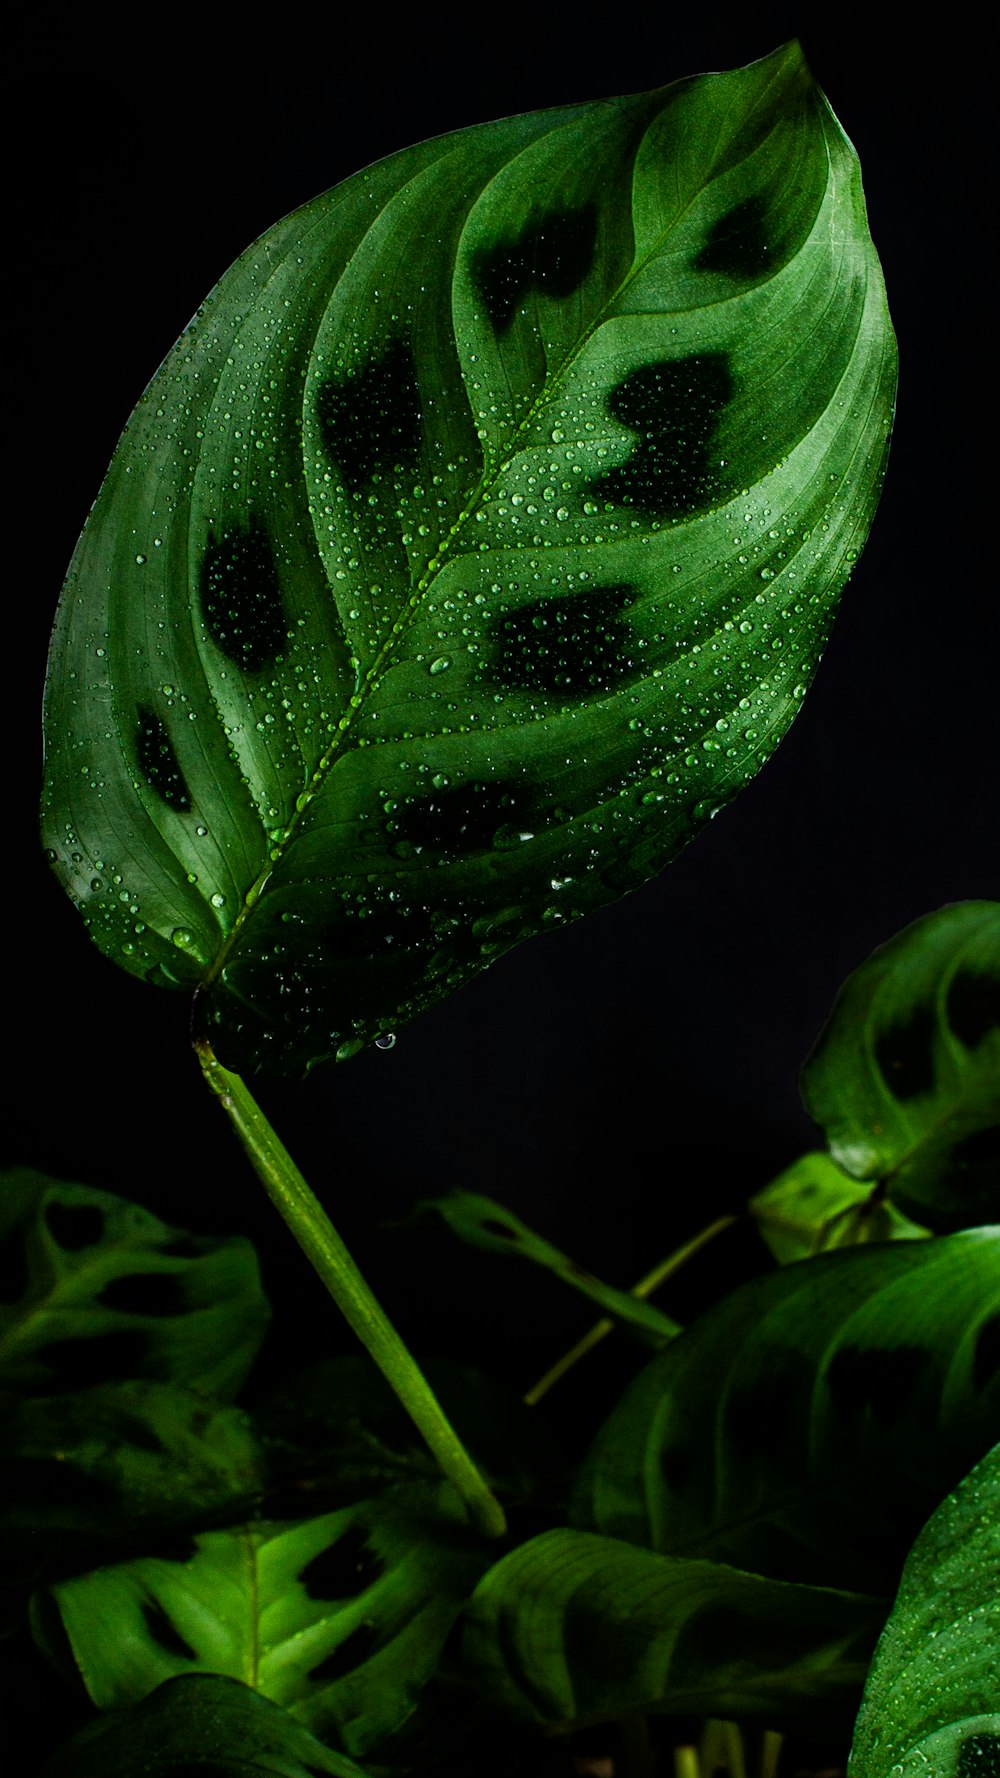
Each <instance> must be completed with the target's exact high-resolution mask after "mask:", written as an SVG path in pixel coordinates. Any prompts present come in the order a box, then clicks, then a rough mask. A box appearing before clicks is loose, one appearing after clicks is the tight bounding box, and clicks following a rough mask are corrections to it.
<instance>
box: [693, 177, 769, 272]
mask: <svg viewBox="0 0 1000 1778" xmlns="http://www.w3.org/2000/svg"><path fill="white" fill-rule="evenodd" d="M773 256H774V250H773V248H772V247H771V245H770V244H769V242H768V238H767V206H766V204H765V203H764V200H763V198H761V197H759V196H754V197H750V198H744V199H743V202H742V203H740V204H734V205H733V207H732V209H731V210H727V211H726V213H725V215H724V216H720V217H719V218H718V220H717V221H715V222H713V224H712V226H711V228H710V229H709V231H708V236H707V238H706V240H705V245H704V246H703V247H702V249H701V252H700V253H699V254H698V255H697V257H696V258H695V261H694V269H695V271H696V272H721V274H722V276H723V277H725V278H733V279H735V280H737V281H745V280H747V279H750V278H759V277H760V276H761V275H762V274H763V273H765V272H767V271H768V270H769V268H770V265H771V261H772V259H773Z"/></svg>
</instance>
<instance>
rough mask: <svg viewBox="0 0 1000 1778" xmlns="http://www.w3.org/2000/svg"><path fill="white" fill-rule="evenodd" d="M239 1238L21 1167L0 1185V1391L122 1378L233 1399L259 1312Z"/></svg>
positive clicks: (254, 1272) (59, 1388) (262, 1320)
mask: <svg viewBox="0 0 1000 1778" xmlns="http://www.w3.org/2000/svg"><path fill="white" fill-rule="evenodd" d="M269 1314H270V1311H269V1308H268V1304H267V1299H266V1297H265V1296H264V1293H263V1290H262V1289H261V1283H260V1274H259V1271H258V1268H257V1256H256V1254H255V1253H254V1250H253V1247H252V1246H251V1244H250V1242H249V1241H247V1240H246V1239H244V1238H243V1237H242V1236H231V1237H230V1236H227V1237H221V1236H215V1235H213V1236H207V1235H191V1234H187V1233H186V1232H184V1231H183V1230H180V1229H172V1228H168V1227H167V1225H166V1223H163V1222H160V1220H159V1218H158V1217H156V1216H153V1215H152V1214H151V1212H150V1211H148V1210H143V1209H142V1208H141V1207H140V1206H139V1205H138V1204H130V1203H127V1202H126V1200H125V1199H123V1198H119V1197H115V1196H114V1195H113V1194H112V1193H111V1192H104V1191H97V1190H95V1189H94V1188H93V1187H91V1186H86V1185H76V1184H69V1183H65V1182H63V1181H57V1180H52V1179H48V1178H46V1177H45V1176H44V1175H43V1174H41V1173H35V1172H32V1171H31V1170H30V1169H29V1168H18V1169H16V1170H15V1171H13V1172H11V1173H7V1174H5V1175H4V1176H3V1179H2V1181H0V1386H2V1387H3V1388H6V1389H10V1390H16V1391H18V1392H25V1393H30V1394H32V1395H39V1394H42V1393H49V1392H53V1391H54V1392H56V1393H59V1394H63V1393H65V1392H66V1391H67V1390H69V1389H72V1388H74V1387H75V1386H77V1385H80V1386H84V1385H86V1386H90V1385H94V1384H97V1383H102V1382H117V1381H119V1380H121V1379H125V1378H129V1377H148V1378H150V1379H154V1380H159V1381H171V1382H177V1383H182V1384H185V1385H187V1386H188V1387H194V1388H198V1389H200V1390H202V1391H203V1392H204V1393H205V1394H206V1395H214V1396H221V1397H222V1398H223V1399H227V1398H230V1397H232V1396H234V1395H235V1394H236V1392H237V1390H238V1389H239V1388H240V1385H241V1384H242V1382H243V1380H244V1378H245V1377H246V1375H247V1372H248V1371H249V1369H250V1366H251V1364H252V1363H253V1360H254V1358H255V1356H256V1353H257V1350H258V1347H259V1346H260V1342H261V1340H262V1339H263V1337H264V1332H265V1329H266V1327H267V1323H268V1318H269Z"/></svg>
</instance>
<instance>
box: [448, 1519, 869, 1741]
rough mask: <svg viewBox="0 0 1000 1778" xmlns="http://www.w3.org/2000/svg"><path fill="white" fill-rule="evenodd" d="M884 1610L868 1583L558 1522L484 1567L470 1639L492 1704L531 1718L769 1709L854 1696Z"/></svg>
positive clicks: (472, 1659) (473, 1661) (471, 1657)
mask: <svg viewBox="0 0 1000 1778" xmlns="http://www.w3.org/2000/svg"><path fill="white" fill-rule="evenodd" d="M883 1616H884V1608H883V1607H882V1605H881V1604H880V1602H879V1601H878V1600H874V1599H869V1598H864V1597H862V1596H861V1595H859V1594H854V1593H842V1592H836V1591H834V1590H833V1589H831V1588H825V1587H803V1586H793V1585H791V1584H789V1583H788V1582H786V1581H775V1580H764V1579H762V1577H761V1576H760V1575H758V1574H743V1573H741V1572H740V1570H739V1569H736V1568H729V1567H726V1566H725V1565H723V1564H722V1563H720V1562H694V1561H684V1560H682V1559H678V1558H676V1557H672V1556H656V1555H652V1554H650V1552H649V1551H648V1550H639V1549H634V1548H633V1547H632V1546H631V1545H630V1544H627V1543H619V1542H618V1541H617V1540H615V1539H614V1538H610V1537H595V1536H592V1535H591V1534H590V1533H588V1532H585V1531H570V1530H558V1531H547V1532H544V1533H543V1534H542V1536H541V1537H535V1538H533V1539H532V1540H531V1541H530V1542H529V1543H526V1544H522V1545H521V1546H520V1547H519V1548H518V1549H516V1550H512V1551H511V1553H510V1554H509V1555H507V1556H504V1558H503V1559H502V1561H500V1562H498V1563H497V1565H496V1566H495V1567H494V1568H491V1569H490V1571H489V1573H488V1574H486V1575H485V1576H484V1577H483V1579H482V1580H481V1581H480V1583H479V1586H478V1587H477V1589H476V1591H475V1593H474V1595H473V1598H472V1602H471V1604H470V1606H469V1610H468V1613H467V1619H466V1629H465V1642H464V1648H465V1654H466V1658H467V1660H468V1661H469V1663H470V1665H471V1668H472V1670H473V1672H474V1674H475V1676H476V1678H477V1679H478V1681H479V1682H480V1684H482V1685H483V1687H484V1689H485V1690H486V1691H487V1692H488V1694H489V1695H490V1696H491V1697H492V1698H493V1699H494V1701H495V1702H496V1703H498V1704H499V1705H501V1707H502V1708H504V1709H506V1710H509V1711H511V1712H513V1713H514V1714H515V1715H518V1716H529V1717H531V1718H533V1719H534V1720H535V1721H541V1722H547V1723H570V1722H581V1721H582V1722H600V1721H606V1720H608V1719H609V1718H612V1717H618V1716H625V1715H628V1714H630V1713H631V1712H633V1711H637V1710H650V1709H656V1710H663V1711H668V1712H673V1713H686V1712H692V1713H698V1714H703V1715H709V1716H730V1715H739V1716H742V1715H757V1714H764V1715H767V1716H771V1717H773V1716H774V1715H775V1714H776V1713H777V1714H784V1713H785V1712H788V1711H794V1710H796V1709H801V1708H803V1707H805V1708H807V1709H815V1708H816V1707H817V1705H819V1704H824V1705H830V1704H843V1703H845V1702H853V1700H854V1698H856V1697H857V1695H858V1694H859V1693H860V1690H861V1686H862V1684H863V1683H864V1677H865V1673H866V1672H867V1670H868V1662H869V1659H870V1656H871V1649H872V1644H873V1643H874V1640H875V1637H876V1635H877V1633H878V1628H879V1625H880V1624H881V1622H882V1619H883Z"/></svg>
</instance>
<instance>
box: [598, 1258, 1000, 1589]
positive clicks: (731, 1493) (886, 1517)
mask: <svg viewBox="0 0 1000 1778" xmlns="http://www.w3.org/2000/svg"><path fill="white" fill-rule="evenodd" d="M998 1330H1000V1229H972V1230H968V1231H966V1232H965V1233H963V1234H958V1235H950V1236H947V1237H944V1238H942V1239H940V1240H936V1241H898V1242H893V1243H891V1244H888V1245H885V1246H879V1247H856V1248H845V1249H842V1250H841V1251H839V1252H836V1253H827V1254H822V1255H821V1256H819V1257H818V1258H816V1259H810V1260H803V1261H801V1262H800V1263H799V1264H797V1265H791V1266H786V1267H784V1268H783V1269H782V1270H781V1271H778V1272H773V1273H771V1274H769V1275H768V1276H767V1277H764V1278H759V1279H755V1280H753V1281H752V1282H751V1283H749V1284H745V1285H743V1286H741V1287H740V1288H739V1289H738V1290H735V1291H734V1292H733V1293H732V1294H731V1295H730V1296H728V1297H726V1298H725V1299H724V1300H723V1301H722V1302H721V1303H718V1304H717V1305H716V1306H715V1307H714V1308H712V1309H710V1310H709V1311H708V1312H707V1314H705V1315H703V1316H702V1317H701V1318H700V1319H699V1320H698V1321H697V1322H695V1323H694V1324H693V1325H692V1326H691V1327H689V1328H688V1329H687V1330H686V1331H685V1332H684V1333H683V1334H681V1335H680V1336H679V1337H678V1338H677V1339H676V1340H674V1341H673V1342H672V1344H671V1345H669V1346H668V1347H667V1348H666V1350H665V1351H664V1352H661V1353H660V1354H659V1355H658V1356H657V1357H656V1358H654V1359H653V1360H652V1362H651V1363H650V1364H648V1365H647V1366H646V1368H645V1369H644V1370H643V1371H642V1372H641V1373H640V1375H639V1376H638V1377H637V1378H636V1380H635V1382H634V1383H633V1384H632V1385H631V1386H630V1388H629V1389H627V1390H626V1392H625V1394H624V1396H623V1397H622V1400H621V1401H620V1403H619V1404H618V1406H617V1408H616V1409H615V1410H614V1412H613V1413H612V1415H611V1417H610V1418H609V1419H608V1420H607V1421H606V1423H605V1425H604V1426H603V1428H602V1429H601V1431H600V1432H599V1433H598V1435H597V1439H596V1440H595V1443H594V1445H593V1446H592V1448H591V1451H590V1453H589V1456H588V1458H587V1460H586V1462H585V1464H584V1468H583V1471H582V1473H581V1476H580V1479H579V1482H578V1486H577V1489H576V1492H575V1495H574V1500H573V1510H572V1516H573V1521H574V1523H576V1524H577V1525H580V1526H582V1527H584V1528H587V1529H591V1530H595V1531H601V1532H606V1533H608V1534H609V1535H612V1536H616V1537H623V1538H627V1539H628V1540H629V1541H630V1542H632V1543H638V1544H643V1545H646V1546H648V1547H650V1548H652V1549H654V1550H660V1551H663V1552H665V1553H670V1554H677V1555H684V1556H693V1557H712V1558H715V1559H717V1560H720V1561H724V1562H731V1563H733V1564H734V1565H736V1566H739V1567H741V1568H746V1569H750V1570H752V1571H753V1572H755V1573H759V1574H767V1575H773V1576H775V1577H776V1578H779V1579H789V1580H796V1581H806V1582H809V1583H812V1584H820V1585H832V1586H846V1587H851V1588H858V1589H862V1590H865V1591H872V1592H874V1591H880V1590H881V1591H885V1592H888V1591H890V1590H891V1589H892V1588H893V1587H894V1586H895V1584H896V1578H897V1575H898V1573H899V1569H900V1568H901V1566H902V1563H903V1560H904V1557H905V1554H906V1551H907V1549H908V1548H909V1546H910V1544H911V1543H912V1541H913V1538H914V1536H915V1534H916V1531H917V1529H918V1528H919V1526H920V1525H921V1524H922V1523H923V1521H924V1519H925V1518H926V1517H927V1514H928V1512H929V1511H930V1510H931V1509H932V1508H933V1506H934V1505H935V1504H936V1502H937V1501H938V1500H940V1498H941V1496H942V1495H943V1494H944V1493H945V1492H947V1490H948V1489H949V1488H951V1487H954V1485H955V1483H956V1481H957V1480H958V1478H959V1477H960V1476H961V1475H963V1474H964V1473H965V1471H966V1470H967V1469H968V1468H969V1466H970V1465H971V1464H972V1463H973V1462H975V1461H976V1460H977V1459H978V1458H979V1457H980V1456H981V1455H982V1453H983V1452H984V1451H985V1450H987V1449H988V1448H989V1446H990V1445H991V1444H993V1443H994V1442H995V1441H996V1439H997V1436H998V1433H1000V1365H998V1356H1000V1355H998V1349H997V1333H998Z"/></svg>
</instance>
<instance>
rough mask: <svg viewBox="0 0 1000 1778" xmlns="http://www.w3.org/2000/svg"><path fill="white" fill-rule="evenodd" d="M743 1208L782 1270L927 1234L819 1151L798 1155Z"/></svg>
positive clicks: (866, 1183)
mask: <svg viewBox="0 0 1000 1778" xmlns="http://www.w3.org/2000/svg"><path fill="white" fill-rule="evenodd" d="M747 1209H748V1210H749V1212H750V1215H751V1216H752V1217H753V1219H754V1221H755V1222H756V1224H757V1227H758V1228H759V1230H760V1232H761V1234H762V1236H763V1237H764V1240H765V1241H766V1242H767V1245H768V1247H769V1248H770V1250H771V1252H772V1253H773V1255H774V1257H775V1259H776V1260H777V1261H778V1264H779V1265H782V1266H787V1265H790V1264H791V1262H792V1261H793V1260H796V1259H808V1258H809V1256H810V1254H813V1253H825V1252H828V1251H829V1250H830V1249H831V1248H833V1247H856V1246H862V1245H864V1244H865V1243H866V1242H870V1241H915V1240H919V1239H920V1238H921V1236H925V1235H927V1234H929V1233H930V1231H929V1230H928V1229H925V1228H921V1227H920V1225H919V1223H916V1222H911V1221H910V1219H909V1217H908V1216H904V1215H903V1214H902V1212H901V1211H899V1210H897V1209H896V1207H895V1205H894V1204H890V1203H888V1202H887V1201H886V1200H885V1199H884V1198H882V1197H880V1196H879V1195H878V1193H877V1192H876V1191H875V1190H874V1188H873V1187H872V1185H871V1184H870V1183H869V1182H867V1181H865V1182H859V1181H858V1180H857V1179H852V1178H851V1176H850V1174H849V1173H845V1172H844V1170H843V1168H842V1167H838V1166H837V1163H836V1161H834V1160H831V1159H830V1156H829V1155H828V1154H823V1153H821V1152H820V1151H819V1150H816V1151H814V1152H813V1153H811V1154H804V1155H800V1157H799V1159H798V1160H797V1161H793V1163H792V1165H791V1166H790V1167H786V1169H785V1171H784V1172H783V1173H779V1175H778V1177H777V1179H772V1181H771V1183H770V1185H766V1186H765V1187H764V1190H763V1191H760V1192H757V1193H756V1195H755V1196H754V1197H752V1198H751V1199H750V1202H749V1204H748V1205H747Z"/></svg>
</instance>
